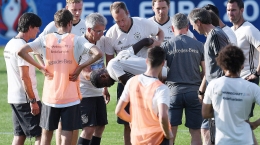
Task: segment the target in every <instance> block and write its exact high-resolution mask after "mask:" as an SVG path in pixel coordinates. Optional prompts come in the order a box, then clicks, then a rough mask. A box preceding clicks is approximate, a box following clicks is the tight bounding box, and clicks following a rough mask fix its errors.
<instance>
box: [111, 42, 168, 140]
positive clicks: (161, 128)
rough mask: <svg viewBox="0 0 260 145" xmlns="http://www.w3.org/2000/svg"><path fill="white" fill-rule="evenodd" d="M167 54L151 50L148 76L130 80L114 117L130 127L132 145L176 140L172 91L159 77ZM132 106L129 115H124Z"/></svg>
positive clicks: (158, 48)
mask: <svg viewBox="0 0 260 145" xmlns="http://www.w3.org/2000/svg"><path fill="white" fill-rule="evenodd" d="M165 57H166V54H165V52H164V50H163V49H162V48H161V47H158V46H156V47H154V48H151V49H148V57H147V59H146V64H147V70H146V72H145V73H143V74H140V75H137V76H134V77H132V78H131V79H129V80H128V81H127V83H126V85H125V88H124V91H123V93H122V95H121V97H120V100H119V102H118V104H117V106H116V110H115V113H116V115H117V116H118V117H120V118H121V119H123V120H125V121H127V122H129V123H130V127H131V135H130V137H131V143H132V144H133V145H148V144H149V145H166V144H167V145H169V141H170V140H171V139H172V138H173V134H172V132H171V126H170V123H169V119H168V107H169V102H170V90H169V89H168V87H167V86H166V85H164V84H163V83H162V82H161V81H160V80H159V79H158V76H159V74H160V72H161V71H162V67H163V65H164V60H165ZM128 103H130V113H127V112H126V111H125V109H124V108H125V107H126V105H127V104H128Z"/></svg>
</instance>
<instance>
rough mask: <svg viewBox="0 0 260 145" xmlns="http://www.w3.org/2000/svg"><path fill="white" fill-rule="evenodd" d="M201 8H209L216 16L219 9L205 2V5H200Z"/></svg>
mask: <svg viewBox="0 0 260 145" xmlns="http://www.w3.org/2000/svg"><path fill="white" fill-rule="evenodd" d="M202 8H203V9H205V10H208V11H209V10H211V11H213V12H214V13H215V14H216V15H217V16H218V17H219V11H218V8H217V7H216V6H214V5H212V4H207V5H205V6H204V7H202Z"/></svg>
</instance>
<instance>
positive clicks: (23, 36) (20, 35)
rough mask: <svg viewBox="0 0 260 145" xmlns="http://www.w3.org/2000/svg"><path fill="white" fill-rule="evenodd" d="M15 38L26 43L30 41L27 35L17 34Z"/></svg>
mask: <svg viewBox="0 0 260 145" xmlns="http://www.w3.org/2000/svg"><path fill="white" fill-rule="evenodd" d="M15 38H19V39H23V40H24V41H26V42H28V41H29V40H30V38H29V37H28V35H27V34H26V33H22V32H19V33H18V34H17V35H16V36H15Z"/></svg>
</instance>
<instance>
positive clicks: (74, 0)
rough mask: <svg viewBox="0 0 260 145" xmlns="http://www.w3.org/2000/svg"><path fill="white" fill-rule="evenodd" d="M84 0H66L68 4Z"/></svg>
mask: <svg viewBox="0 0 260 145" xmlns="http://www.w3.org/2000/svg"><path fill="white" fill-rule="evenodd" d="M80 2H82V0H66V4H71V3H80Z"/></svg>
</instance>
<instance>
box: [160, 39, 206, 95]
mask: <svg viewBox="0 0 260 145" xmlns="http://www.w3.org/2000/svg"><path fill="white" fill-rule="evenodd" d="M162 48H163V49H164V50H165V52H166V60H167V66H168V67H169V72H168V75H167V79H166V85H167V86H168V87H169V88H170V90H171V93H172V95H176V94H179V93H186V92H191V91H197V90H198V89H199V86H200V83H201V80H202V78H201V76H200V67H199V66H200V63H201V61H204V50H203V44H202V43H201V42H199V41H197V40H195V39H193V38H190V37H189V36H187V35H178V36H176V37H175V38H172V39H170V40H169V41H168V42H165V44H164V45H163V46H162Z"/></svg>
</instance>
